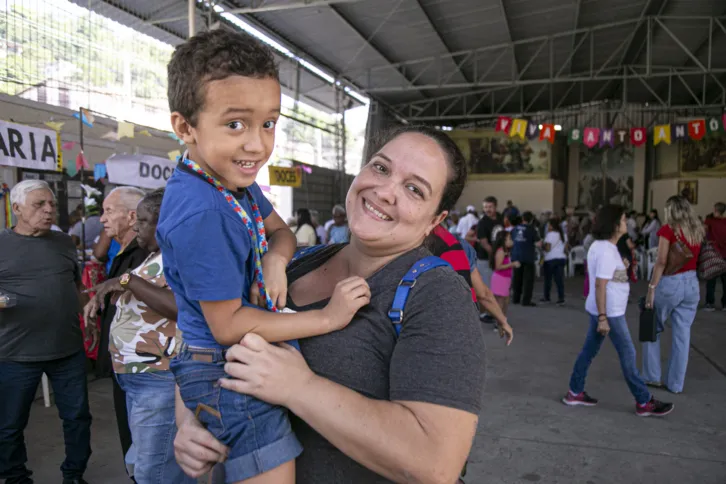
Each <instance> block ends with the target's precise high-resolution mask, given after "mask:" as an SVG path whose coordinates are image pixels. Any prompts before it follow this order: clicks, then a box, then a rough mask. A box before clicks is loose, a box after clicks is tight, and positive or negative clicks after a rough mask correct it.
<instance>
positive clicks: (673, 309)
mask: <svg viewBox="0 0 726 484" xmlns="http://www.w3.org/2000/svg"><path fill="white" fill-rule="evenodd" d="M705 235H706V231H705V229H704V227H703V224H702V223H701V221H700V220H699V219H698V216H696V213H695V212H694V210H693V207H692V206H691V204H690V203H688V200H686V199H685V198H684V197H682V196H674V197H671V198H669V199H668V200H667V201H666V205H665V225H663V226H662V227H661V228H660V230H658V256H657V260H656V263H655V267H654V269H653V277H652V279H651V280H650V284H648V296H647V297H646V303H645V304H646V306H647V307H654V306H655V312H656V316H657V318H658V321H659V325H660V327H661V330H662V329H663V327H664V325H665V322H666V320H668V318H670V320H671V324H672V327H673V342H672V345H671V355H670V360H669V362H668V369H667V371H666V378H665V380H663V383H661V370H660V334H659V335H658V339H657V340H656V341H655V342H653V343H643V377H644V378H645V380H646V382H648V384H649V385H651V386H660V387H663V386H665V387H666V388H667V389H668V390H669V391H671V392H673V393H681V392H682V391H683V382H684V380H685V379H686V367H687V366H688V351H689V348H690V340H691V325H692V324H693V320H694V319H695V318H696V310H697V309H698V302H699V301H700V300H701V295H700V289H699V285H698V277H697V276H696V265H697V264H698V255H699V254H700V253H701V243H702V242H703V239H704V238H705ZM675 243H682V244H685V245H686V246H687V247H688V249H690V251H691V253H692V254H693V257H691V258H689V259H688V260H686V263H685V264H684V265H683V267H681V268H680V269H678V270H676V271H674V272H673V273H669V274H665V269H666V263H667V262H668V251H669V250H670V248H671V245H672V244H675Z"/></svg>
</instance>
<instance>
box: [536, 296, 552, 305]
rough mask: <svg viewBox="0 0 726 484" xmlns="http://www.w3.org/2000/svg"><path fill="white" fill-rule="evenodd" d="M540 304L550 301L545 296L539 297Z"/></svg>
mask: <svg viewBox="0 0 726 484" xmlns="http://www.w3.org/2000/svg"><path fill="white" fill-rule="evenodd" d="M539 302H540V304H549V303H550V302H551V301H550V300H549V299H547V298H544V297H543V298H540V300H539Z"/></svg>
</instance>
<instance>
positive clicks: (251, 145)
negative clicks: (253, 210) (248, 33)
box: [172, 75, 280, 190]
mask: <svg viewBox="0 0 726 484" xmlns="http://www.w3.org/2000/svg"><path fill="white" fill-rule="evenodd" d="M279 117H280V83H279V82H278V81H277V80H276V79H272V78H264V79H256V78H252V77H243V76H236V75H235V76H230V77H227V78H225V79H220V80H217V81H210V82H208V83H207V84H206V86H205V92H204V107H203V109H202V110H201V111H200V112H199V114H198V117H197V125H196V126H194V127H192V126H190V125H188V124H186V123H184V124H186V126H185V127H184V126H181V127H179V128H178V127H177V124H176V123H175V120H174V114H172V124H174V125H175V128H177V129H176V130H177V134H178V135H179V136H180V137H181V138H182V139H183V140H184V142H185V143H186V144H187V146H188V147H189V156H190V158H191V159H192V160H193V161H195V162H197V163H198V164H199V165H200V166H201V167H202V168H204V169H205V170H208V171H209V174H210V175H213V176H214V177H215V178H217V180H219V182H220V183H222V185H224V186H225V187H226V188H228V189H230V190H236V189H237V188H243V187H248V186H250V185H252V183H254V181H255V178H256V177H257V173H258V172H259V171H260V168H262V166H263V165H264V164H265V163H266V162H267V160H268V159H269V158H270V155H271V154H272V150H273V148H274V146H275V125H276V124H277V120H278V118H279ZM179 131H181V133H179Z"/></svg>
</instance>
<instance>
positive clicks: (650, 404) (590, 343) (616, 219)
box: [562, 205, 673, 417]
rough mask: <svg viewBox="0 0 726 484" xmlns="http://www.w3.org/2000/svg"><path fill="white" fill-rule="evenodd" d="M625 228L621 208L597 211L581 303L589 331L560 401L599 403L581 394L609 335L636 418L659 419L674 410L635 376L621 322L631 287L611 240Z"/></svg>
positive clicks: (632, 356)
mask: <svg viewBox="0 0 726 484" xmlns="http://www.w3.org/2000/svg"><path fill="white" fill-rule="evenodd" d="M626 232H627V225H626V218H625V210H624V209H623V208H622V207H620V206H618V205H606V206H605V207H603V208H601V209H600V210H599V211H598V213H597V217H596V219H595V223H594V225H593V230H592V234H593V236H594V237H595V242H593V243H592V245H591V246H590V250H589V251H588V253H587V267H588V271H589V274H590V276H589V277H590V287H591V288H593V290H591V291H590V294H589V295H588V296H587V301H586V303H585V310H586V311H587V312H588V314H589V316H590V318H589V319H590V329H589V330H588V333H587V338H586V339H585V344H584V345H583V347H582V350H581V351H580V354H579V356H578V357H577V361H575V367H574V368H573V370H572V376H571V377H570V388H569V391H568V392H567V394H566V395H565V396H564V397H563V398H562V403H564V404H565V405H570V406H575V405H584V406H588V407H592V406H595V405H597V400H596V399H594V398H592V397H590V396H589V395H588V394H587V393H586V392H585V379H586V378H587V371H588V369H589V368H590V364H591V363H592V360H593V359H594V358H595V356H597V354H598V352H599V351H600V347H601V346H602V342H603V341H604V340H605V336H607V335H608V334H609V335H610V340H611V341H612V342H613V346H615V350H616V351H617V352H618V357H619V358H620V367H621V368H622V370H623V376H624V377H625V381H626V383H627V384H628V387H629V388H630V392H631V393H632V394H633V397H635V413H636V414H637V415H638V416H640V417H649V416H656V417H662V416H664V415H668V414H669V413H670V412H671V411H673V404H671V403H663V402H660V401H658V400H656V399H655V398H653V396H652V395H651V394H650V392H649V391H648V388H647V387H646V385H645V382H644V381H643V379H642V378H641V377H640V374H638V368H637V366H636V364H635V347H634V346H633V340H632V339H631V338H630V331H629V330H628V322H627V321H626V320H625V309H626V307H627V305H628V295H629V292H630V285H629V284H628V274H627V267H626V261H625V259H623V258H622V257H621V256H620V254H619V253H618V249H617V247H616V245H615V244H616V242H617V241H618V239H619V238H620V237H621V236H622V235H623V234H625V233H626Z"/></svg>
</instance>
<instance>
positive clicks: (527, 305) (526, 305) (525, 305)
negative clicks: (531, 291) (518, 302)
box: [522, 302, 537, 308]
mask: <svg viewBox="0 0 726 484" xmlns="http://www.w3.org/2000/svg"><path fill="white" fill-rule="evenodd" d="M522 306H524V307H528V308H534V307H537V305H536V304H535V303H533V302H528V303H522Z"/></svg>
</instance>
